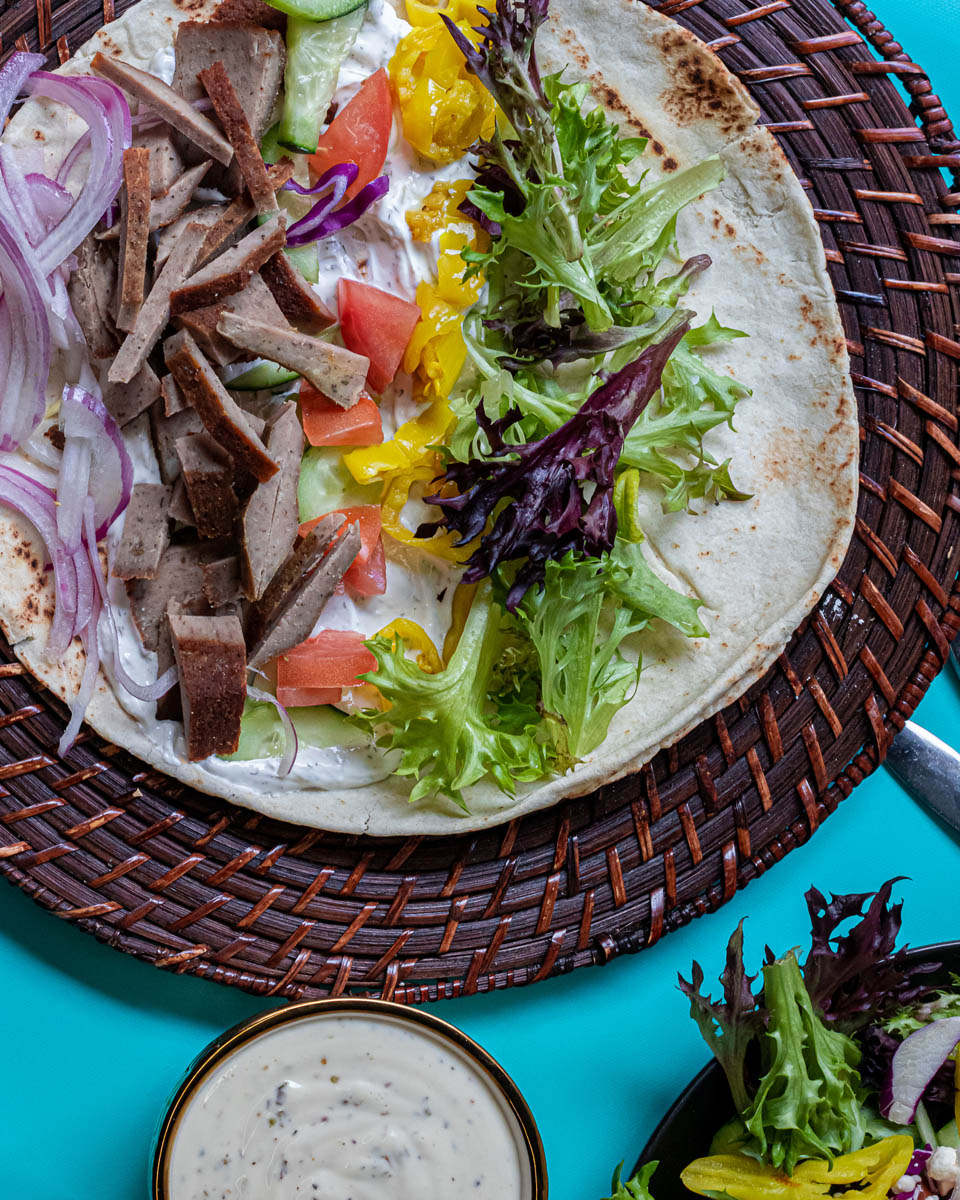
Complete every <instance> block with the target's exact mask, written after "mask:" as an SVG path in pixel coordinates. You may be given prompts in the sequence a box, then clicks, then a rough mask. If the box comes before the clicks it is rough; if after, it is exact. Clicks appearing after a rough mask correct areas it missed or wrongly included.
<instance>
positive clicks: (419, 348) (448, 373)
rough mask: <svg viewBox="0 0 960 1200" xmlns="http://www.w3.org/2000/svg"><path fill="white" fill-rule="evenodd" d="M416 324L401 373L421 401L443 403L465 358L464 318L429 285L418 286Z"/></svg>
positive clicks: (420, 284)
mask: <svg viewBox="0 0 960 1200" xmlns="http://www.w3.org/2000/svg"><path fill="white" fill-rule="evenodd" d="M417 307H418V308H419V309H420V320H419V321H418V322H417V324H416V327H415V329H414V331H413V335H412V336H411V338H410V341H409V342H408V343H407V349H406V352H405V354H404V356H403V369H404V370H405V371H406V372H407V373H408V374H410V375H412V376H413V378H414V382H415V385H416V388H417V392H418V394H419V395H420V396H422V397H423V398H424V399H428V400H438V399H445V398H446V397H447V396H449V395H450V392H451V391H452V390H453V385H454V384H455V383H456V382H457V379H458V378H459V376H460V372H461V371H462V370H463V364H464V362H465V361H466V358H467V347H466V343H465V342H464V340H463V314H462V313H461V312H460V310H459V309H456V308H454V306H453V305H452V304H448V303H447V301H446V300H443V299H441V297H440V296H439V295H438V294H437V289H436V287H435V286H434V285H433V284H432V283H426V282H422V283H418V284H417Z"/></svg>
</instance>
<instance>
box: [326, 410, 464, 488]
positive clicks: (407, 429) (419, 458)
mask: <svg viewBox="0 0 960 1200" xmlns="http://www.w3.org/2000/svg"><path fill="white" fill-rule="evenodd" d="M452 424H453V413H451V411H450V406H449V405H448V404H447V402H446V400H444V399H438V400H434V402H433V403H432V404H431V405H430V406H429V407H428V408H425V409H424V410H423V412H421V413H419V414H418V415H417V416H416V417H414V418H413V419H412V420H410V421H405V422H404V423H403V424H402V425H401V426H400V428H399V429H398V430H397V432H396V433H395V434H394V436H393V437H392V438H391V439H390V441H389V442H383V443H381V444H380V445H379V446H360V447H358V448H357V449H356V450H350V451H349V452H348V453H347V454H345V455H344V456H343V462H344V465H345V466H346V468H347V470H348V471H349V472H350V474H351V475H352V476H353V477H354V479H355V480H356V481H357V483H375V482H377V480H384V479H388V478H389V477H390V476H392V475H394V474H395V473H396V472H399V471H408V470H410V468H411V467H414V466H416V465H418V464H420V463H422V462H423V460H424V459H427V458H428V459H429V461H428V463H427V464H426V465H428V466H429V469H430V470H431V472H432V474H431V478H433V477H434V476H436V475H438V474H440V472H439V470H437V469H435V467H434V456H433V454H432V452H430V453H429V455H428V451H429V450H430V447H431V446H436V445H439V444H440V443H441V442H442V441H443V439H444V437H445V436H446V434H447V431H448V430H449V428H450V426H451V425H452ZM411 482H412V481H411Z"/></svg>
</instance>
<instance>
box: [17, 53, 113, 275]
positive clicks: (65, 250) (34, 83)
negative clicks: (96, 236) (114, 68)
mask: <svg viewBox="0 0 960 1200" xmlns="http://www.w3.org/2000/svg"><path fill="white" fill-rule="evenodd" d="M24 91H26V92H27V93H28V94H29V95H33V96H44V97H46V98H47V99H49V100H54V101H58V102H59V103H61V104H66V105H67V106H68V107H69V108H72V109H73V111H74V112H75V113H76V114H77V115H78V116H79V117H81V118H82V119H83V120H84V121H86V123H87V125H88V127H89V134H90V165H89V166H88V168H87V178H86V180H85V182H84V185H83V188H82V190H81V192H80V195H79V196H78V197H77V200H76V203H75V204H74V205H73V207H72V208H71V209H70V211H69V212H68V213H67V215H66V216H65V217H64V218H63V219H62V220H61V221H60V222H59V223H58V224H57V225H56V227H55V228H54V229H53V230H51V231H50V233H48V234H47V235H46V236H45V237H44V239H43V240H42V241H41V243H40V244H39V246H38V247H37V257H38V259H39V261H40V266H41V269H42V270H43V273H44V274H45V275H49V274H50V272H51V271H53V270H54V269H55V268H56V267H59V266H60V264H61V263H62V262H63V260H64V259H65V258H66V257H67V256H68V255H70V254H72V253H73V251H74V250H75V249H76V248H77V246H79V245H80V243H81V242H82V241H83V239H84V238H85V237H86V236H87V234H88V233H89V232H90V231H91V229H93V228H94V227H95V226H96V225H97V223H98V222H99V220H100V218H101V217H102V216H103V214H104V213H105V212H106V210H107V208H108V207H109V205H110V202H111V201H112V200H113V198H114V196H116V194H117V192H118V191H119V189H120V181H121V177H122V172H123V152H124V150H126V149H127V148H128V147H129V146H130V141H131V137H132V126H131V118H130V109H129V107H128V105H127V102H126V99H125V98H124V95H123V92H121V91H120V89H119V88H118V87H117V86H116V85H115V84H113V83H110V81H109V80H106V79H94V78H93V77H91V76H86V75H84V76H79V77H76V78H72V77H68V76H63V75H54V74H52V73H51V72H50V71H34V73H33V74H32V75H31V76H30V77H29V78H28V79H27V80H26V81H25V83H24ZM57 182H58V183H63V182H64V180H63V179H62V178H61V176H60V175H58V176H57Z"/></svg>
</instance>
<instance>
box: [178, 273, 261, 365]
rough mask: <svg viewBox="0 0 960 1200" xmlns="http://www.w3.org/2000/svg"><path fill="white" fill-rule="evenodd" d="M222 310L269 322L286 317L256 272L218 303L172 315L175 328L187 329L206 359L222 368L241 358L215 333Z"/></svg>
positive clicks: (228, 342) (238, 351)
mask: <svg viewBox="0 0 960 1200" xmlns="http://www.w3.org/2000/svg"><path fill="white" fill-rule="evenodd" d="M225 312H234V313H240V314H241V315H242V316H247V317H260V318H261V319H263V320H266V321H270V322H271V323H274V322H279V323H281V324H282V323H283V322H284V320H285V317H284V315H283V313H282V312H281V311H280V309H279V308H278V307H277V302H276V301H275V300H274V298H273V295H272V293H271V292H270V289H269V288H268V287H267V285H266V284H265V283H264V282H263V280H262V279H261V278H260V276H259V275H252V276H251V277H250V282H249V283H248V284H247V286H246V287H245V288H244V289H243V291H242V292H237V293H236V294H235V295H233V296H227V297H226V299H224V300H221V301H220V302H219V303H218V304H211V305H208V306H207V307H206V308H195V309H192V310H191V311H190V312H185V313H181V314H180V316H178V317H174V318H173V323H174V325H176V327H177V328H178V329H186V330H187V331H188V332H189V333H190V335H191V337H192V338H193V339H194V341H195V342H196V343H197V345H198V346H199V347H200V349H201V350H202V351H203V352H204V354H205V355H206V356H207V358H209V359H210V361H211V362H214V363H216V364H217V366H218V367H225V366H226V365H227V364H228V363H232V362H236V361H237V359H238V358H243V357H244V354H243V351H242V350H240V349H239V348H238V347H237V346H235V345H234V344H233V342H231V341H228V339H227V338H225V337H224V336H223V335H222V334H221V333H218V332H217V325H218V324H219V321H220V318H221V316H222V315H223V314H224V313H225Z"/></svg>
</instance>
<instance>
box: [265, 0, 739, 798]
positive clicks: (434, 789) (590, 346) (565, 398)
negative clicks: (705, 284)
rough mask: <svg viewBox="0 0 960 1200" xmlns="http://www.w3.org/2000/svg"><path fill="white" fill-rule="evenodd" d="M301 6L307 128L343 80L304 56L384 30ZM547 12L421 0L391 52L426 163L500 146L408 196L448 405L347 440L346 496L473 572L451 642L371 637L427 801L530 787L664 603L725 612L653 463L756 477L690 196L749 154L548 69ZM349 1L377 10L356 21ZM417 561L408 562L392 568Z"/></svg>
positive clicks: (666, 616)
mask: <svg viewBox="0 0 960 1200" xmlns="http://www.w3.org/2000/svg"><path fill="white" fill-rule="evenodd" d="M283 7H286V6H283ZM300 7H301V6H300V5H299V4H298V5H297V6H296V12H297V19H296V20H295V21H291V23H290V26H289V29H288V34H287V38H288V47H289V53H290V59H289V62H288V67H287V75H288V83H287V86H288V91H287V95H288V98H290V99H288V105H287V109H288V111H286V112H285V115H284V119H283V121H282V122H281V125H280V126H279V128H278V130H277V131H276V133H275V137H276V139H277V141H278V142H279V144H280V145H281V146H283V145H286V146H289V147H294V148H297V149H301V150H302V149H307V148H309V147H308V146H305V145H304V142H305V141H308V142H309V146H316V144H317V138H318V136H319V144H320V146H321V148H322V147H323V146H324V142H325V139H327V138H328V135H329V131H328V133H323V134H320V133H319V130H320V128H321V126H320V125H319V124H318V123H317V120H316V114H317V112H318V102H317V95H318V94H319V91H318V87H319V85H317V84H316V80H314V82H313V83H312V84H311V85H310V86H308V87H306V88H305V89H303V88H301V89H300V91H295V90H293V89H292V88H291V74H293V75H296V77H297V78H298V79H301V78H302V77H303V74H304V72H309V70H311V69H313V68H310V67H309V64H310V63H311V62H313V63H316V62H318V61H320V60H321V59H323V61H325V62H328V61H329V57H330V53H331V50H330V47H331V46H334V47H342V46H344V45H346V44H347V42H349V41H351V40H352V38H354V37H357V36H360V37H362V35H363V31H362V27H361V25H359V24H358V23H357V12H359V11H360V10H354V11H352V12H350V13H349V14H346V15H341V16H339V17H338V18H337V19H336V20H333V21H326V22H323V23H321V24H320V25H316V24H314V23H313V22H312V21H310V20H308V19H306V18H307V16H308V15H309V14H307V13H306V10H304V11H303V12H301V11H300ZM291 11H292V10H291ZM546 15H547V0H499V3H498V4H497V5H496V9H495V11H490V10H488V9H486V8H483V7H480V6H478V5H477V4H476V3H474V2H473V0H451V2H450V3H449V4H446V5H441V6H438V5H435V4H426V3H423V2H422V0H408V3H407V17H408V19H409V20H410V22H411V23H412V25H413V29H412V30H411V32H410V33H409V34H408V35H407V36H406V37H404V38H403V39H402V40H401V41H400V43H399V45H398V46H397V49H396V51H395V53H394V56H393V58H392V60H391V63H390V79H391V85H392V95H393V99H394V102H395V104H396V106H397V107H398V108H399V111H400V117H401V121H402V127H403V132H404V136H405V137H406V139H407V141H408V142H409V144H410V146H411V147H412V148H413V149H414V150H415V151H416V152H417V154H418V155H419V156H420V157H421V159H422V160H425V161H426V162H430V163H434V164H437V163H442V164H449V163H451V162H456V161H457V160H459V159H462V158H464V156H465V155H466V154H467V153H468V152H470V153H472V154H473V156H474V161H473V164H472V167H471V169H470V174H469V175H468V176H467V177H465V178H462V179H456V180H453V181H448V182H444V183H441V184H438V185H436V186H435V187H434V189H433V191H432V192H431V193H430V194H429V195H428V196H427V198H426V200H425V201H424V203H423V205H422V206H421V207H420V209H419V210H413V211H410V212H408V213H407V222H408V225H409V227H410V230H411V232H412V234H413V236H414V238H415V239H417V240H420V241H425V242H426V241H430V240H431V239H434V240H435V242H436V244H437V245H438V246H439V250H440V253H439V256H438V262H437V278H436V282H434V281H433V280H432V279H429V280H423V281H421V283H420V285H419V286H418V288H417V293H416V299H417V305H418V307H419V321H418V323H417V325H416V327H415V329H414V330H413V333H412V336H411V338H410V340H409V343H408V344H407V346H406V349H405V351H404V362H403V366H404V369H405V370H407V371H409V372H411V374H412V375H413V379H414V388H415V393H416V395H417V396H418V398H419V399H420V400H421V401H422V402H423V404H424V406H425V407H424V409H423V410H422V412H421V413H420V414H419V415H418V416H417V417H416V418H414V419H413V420H412V421H409V422H407V423H406V424H405V425H404V426H402V427H401V428H400V429H399V430H398V431H397V433H396V434H395V436H394V438H393V439H391V440H390V441H388V442H385V443H383V444H379V445H363V446H361V447H359V448H356V449H351V450H348V451H346V452H345V453H344V455H343V459H342V466H345V467H346V469H347V471H348V472H349V476H347V485H348V489H347V490H348V491H350V492H351V495H350V498H349V499H347V501H346V503H370V501H371V498H373V499H374V501H376V500H379V503H380V512H381V520H382V528H383V531H384V532H385V533H386V534H387V536H388V538H393V539H394V540H396V541H398V542H400V543H401V544H402V545H404V546H406V547H412V548H414V549H416V550H418V551H420V552H422V553H423V554H426V555H431V554H432V555H439V556H441V557H443V558H444V559H446V560H447V561H452V562H453V563H454V564H456V566H457V568H458V570H459V571H460V572H461V573H460V574H459V584H458V586H457V594H456V597H455V602H454V609H453V623H452V627H451V629H450V631H449V634H448V636H447V638H446V639H445V642H444V646H443V648H442V650H441V649H440V648H438V647H436V646H434V645H433V644H432V642H431V641H430V639H429V638H428V637H427V636H426V634H425V633H424V631H423V629H422V628H419V627H416V626H414V625H413V622H411V621H409V620H407V621H402V622H395V623H393V624H392V626H391V627H389V628H388V629H387V630H386V631H385V633H384V635H383V636H378V637H375V638H373V639H371V640H368V642H367V647H368V649H369V650H370V651H371V652H372V655H373V657H374V659H375V662H371V668H372V669H370V670H368V671H364V672H361V673H360V676H359V678H360V679H361V680H362V681H364V682H365V683H366V684H368V685H371V687H375V689H376V692H375V693H371V692H370V690H369V688H368V689H367V690H366V695H367V696H369V695H371V694H373V695H374V696H376V698H377V704H376V707H368V708H366V709H364V710H362V711H356V706H354V711H352V712H351V713H350V720H352V721H353V722H354V724H356V725H357V726H359V727H361V728H365V729H367V730H369V731H371V732H372V733H373V735H374V736H375V737H376V740H377V744H378V745H379V746H380V747H381V748H382V749H384V750H386V751H395V752H397V760H398V765H397V766H396V768H395V772H396V773H397V774H400V775H404V776H410V777H411V778H412V780H413V788H412V791H411V800H418V799H421V798H423V797H427V796H430V795H434V794H442V795H444V796H447V797H450V798H452V799H453V800H454V801H456V803H457V804H459V805H460V806H461V807H463V808H465V807H466V802H465V800H464V796H463V792H464V789H465V788H468V787H469V786H470V785H472V784H474V783H476V782H478V781H479V780H481V779H483V778H484V777H489V778H491V779H492V780H493V781H494V782H495V783H496V784H497V785H498V786H499V787H500V788H501V789H502V790H503V791H504V792H505V793H507V794H511V795H512V794H513V793H514V791H515V789H516V785H517V783H518V782H524V781H533V780H537V779H541V778H544V777H546V776H549V775H550V774H553V773H556V772H561V771H565V770H568V769H569V768H570V767H572V766H573V765H575V763H576V762H577V761H578V760H580V759H581V758H583V756H585V755H587V754H589V753H590V752H591V751H592V750H594V749H596V747H597V746H599V745H600V744H601V743H602V742H603V740H604V738H605V737H606V735H607V731H608V728H609V725H610V721H611V719H612V718H613V716H614V715H615V714H616V712H617V711H618V710H619V709H620V708H622V707H623V705H624V704H626V703H627V702H628V700H629V698H630V697H631V696H632V694H633V692H634V690H635V688H636V685H637V680H638V676H639V672H640V669H641V665H642V663H641V658H640V648H641V647H640V645H639V644H638V643H637V641H636V638H635V635H637V634H639V633H640V632H641V631H642V630H643V629H645V628H646V627H647V626H648V625H649V624H650V622H651V621H653V620H655V619H659V620H661V621H665V622H667V623H669V624H670V625H672V626H674V627H675V628H676V629H678V630H680V631H681V632H682V633H683V634H684V635H686V636H688V637H705V636H707V629H706V627H705V626H704V624H703V623H702V621H701V620H700V618H699V616H698V610H699V608H700V603H699V601H698V599H697V598H696V597H693V596H689V595H685V594H682V593H680V592H677V591H675V590H673V589H672V588H670V587H668V586H667V585H666V584H665V583H664V582H662V580H661V579H660V578H659V577H658V576H657V575H656V574H655V572H654V571H653V570H652V569H651V567H650V565H649V563H648V561H647V559H646V558H645V556H644V552H643V549H642V542H643V530H642V528H641V526H640V522H639V518H638V506H637V496H638V490H639V487H640V483H641V478H644V479H645V480H646V481H653V482H654V483H655V484H656V486H658V487H659V489H660V491H661V494H662V502H663V504H664V506H665V507H666V508H667V509H669V510H683V509H686V508H687V507H689V506H690V505H691V503H692V502H693V501H695V500H702V499H707V500H709V501H719V500H722V499H742V498H743V496H742V494H741V493H740V492H739V491H738V490H737V489H736V487H735V485H734V483H733V482H732V480H731V477H730V469H729V462H726V461H724V462H719V461H717V460H716V459H715V458H714V457H712V456H711V454H710V453H709V450H708V449H707V448H706V447H705V446H704V437H705V435H707V434H708V433H709V431H710V430H711V429H713V428H714V427H715V426H717V425H720V424H722V423H724V422H728V423H729V422H732V418H733V415H734V411H735V408H736V405H737V402H738V401H739V400H740V399H741V398H742V397H744V396H745V395H747V394H748V392H747V389H746V388H744V387H742V386H741V385H740V384H738V383H737V381H736V380H735V379H733V378H731V377H730V376H729V375H727V374H721V373H719V372H717V371H715V370H713V369H712V368H711V367H710V365H709V361H708V357H709V356H708V355H706V356H705V355H704V351H708V350H709V347H710V346H712V345H716V344H718V343H721V342H724V341H727V340H729V339H732V338H737V337H741V336H744V335H743V334H742V333H741V332H740V331H738V330H734V329H729V328H726V327H724V326H723V325H722V324H721V323H720V321H719V320H718V319H717V318H716V316H715V315H714V314H712V313H711V314H709V316H708V317H707V319H706V320H701V321H697V320H696V317H695V314H694V313H693V312H692V311H690V310H689V309H687V308H685V307H684V306H683V300H684V296H685V294H686V292H687V290H688V289H689V287H690V285H691V283H692V282H693V280H694V279H695V278H696V277H697V275H698V274H700V273H701V272H703V271H705V270H707V269H708V268H709V266H710V259H709V257H707V256H706V255H695V256H694V257H690V258H687V259H685V260H684V259H683V258H681V257H680V256H679V255H678V248H677V243H676V219H677V215H678V213H679V212H680V211H681V209H683V207H684V206H685V205H687V204H688V203H689V202H690V201H691V200H693V199H695V198H696V197H698V196H700V195H702V194H703V193H704V192H706V191H709V190H710V189H712V188H714V187H716V186H717V185H718V184H719V183H720V182H721V180H722V179H723V174H724V168H723V165H722V163H721V162H720V160H719V159H718V158H715V157H713V158H708V159H706V160H705V161H703V162H702V163H699V164H698V165H696V166H694V167H692V168H690V169H689V170H685V171H680V172H677V173H676V174H674V175H672V176H670V177H668V178H665V179H663V180H658V181H656V182H653V181H651V180H650V179H649V178H647V172H646V170H645V169H644V164H643V160H642V155H643V151H644V149H645V146H646V139H644V138H639V137H627V136H623V135H622V133H621V132H620V130H619V128H618V126H617V125H616V124H615V123H614V122H613V121H612V120H611V119H610V118H609V117H608V116H607V114H606V113H605V112H604V110H603V108H601V107H594V106H593V105H592V102H591V101H590V97H589V87H588V85H587V84H586V83H584V82H575V81H572V80H567V79H566V78H564V77H561V76H560V75H554V76H548V77H546V78H541V76H540V71H539V68H538V64H537V58H536V53H535V41H536V36H537V31H538V28H539V27H540V25H541V24H542V22H543V21H544V19H545V18H546ZM338 22H351V23H352V24H351V25H350V28H349V30H348V31H347V33H348V34H349V37H347V38H344V37H342V36H341V33H342V31H341V30H340V28H339V25H338ZM332 26H337V28H336V31H335V33H334V34H333V35H331V33H330V27H332ZM324 39H325V42H324ZM321 43H323V44H325V45H326V47H327V49H326V51H325V53H326V58H324V57H323V54H321V53H319V48H320V47H321ZM308 46H312V48H313V49H312V52H308V49H307V47H308ZM337 52H338V53H339V52H340V50H339V49H338V50H337ZM311 54H312V57H311ZM291 64H293V65H292V66H291ZM324 70H325V72H326V76H325V78H326V77H327V76H330V71H329V69H328V68H324ZM335 78H336V75H335V72H334V74H333V77H332V79H333V81H335ZM324 87H325V88H326V90H325V91H323V97H324V98H325V99H328V98H329V94H332V82H331V81H330V79H327V82H326V83H325V84H324ZM304 96H306V97H307V98H308V101H309V102H308V101H307V100H304V99H303V97H304ZM291 104H292V105H293V106H294V108H295V111H293V112H291V111H289V110H290V106H291ZM348 107H349V106H348ZM311 120H312V121H313V124H312V125H311V124H310V121H311ZM336 124H337V121H336V120H335V121H334V123H333V125H332V126H331V127H330V129H331V130H333V129H335V127H336ZM294 128H295V129H297V130H299V132H298V133H296V134H293V133H291V130H292V129H294ZM327 161H328V160H327V159H324V160H323V165H326V162H327ZM464 165H465V167H466V162H465V163H464ZM387 169H388V170H389V163H388V166H387ZM374 211H375V210H374ZM341 320H342V314H341ZM347 344H348V345H350V344H352V343H350V342H349V341H348V343H347ZM307 432H308V435H309V429H308V430H307ZM328 469H329V460H327V459H324V458H319V457H318V456H317V455H316V453H315V452H310V453H308V455H307V458H306V459H305V460H304V471H303V476H302V480H301V515H302V519H304V520H306V519H307V518H308V517H313V516H315V513H316V512H318V511H320V509H319V508H311V507H310V505H309V503H307V504H305V503H304V498H305V497H308V496H309V494H310V490H311V487H312V484H311V480H312V479H314V478H315V477H316V473H317V472H318V471H320V472H322V471H324V470H328ZM334 469H335V470H336V469H338V468H336V467H335V468H334ZM375 487H376V488H377V489H378V491H376V492H374V491H373V489H374V488H375ZM357 488H359V489H361V491H362V492H363V495H362V496H357V495H356V494H355V491H356V489H357ZM411 502H412V503H411ZM408 503H409V504H410V508H407V505H408ZM423 503H426V504H427V505H429V506H431V508H432V510H433V513H434V514H435V515H434V518H433V519H432V520H420V521H419V523H418V524H417V525H416V528H415V532H414V530H413V528H411V518H410V517H409V516H408V515H407V514H408V513H409V512H410V511H412V510H413V509H415V508H416V509H418V510H419V511H420V512H423V511H424V510H423V508H422V505H423ZM328 507H329V505H328ZM305 509H306V510H307V511H304V510H305ZM427 511H428V512H429V510H427ZM389 573H390V571H389V562H388V563H387V565H386V575H387V586H389ZM358 694H363V690H362V689H361V691H360V693H358Z"/></svg>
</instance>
